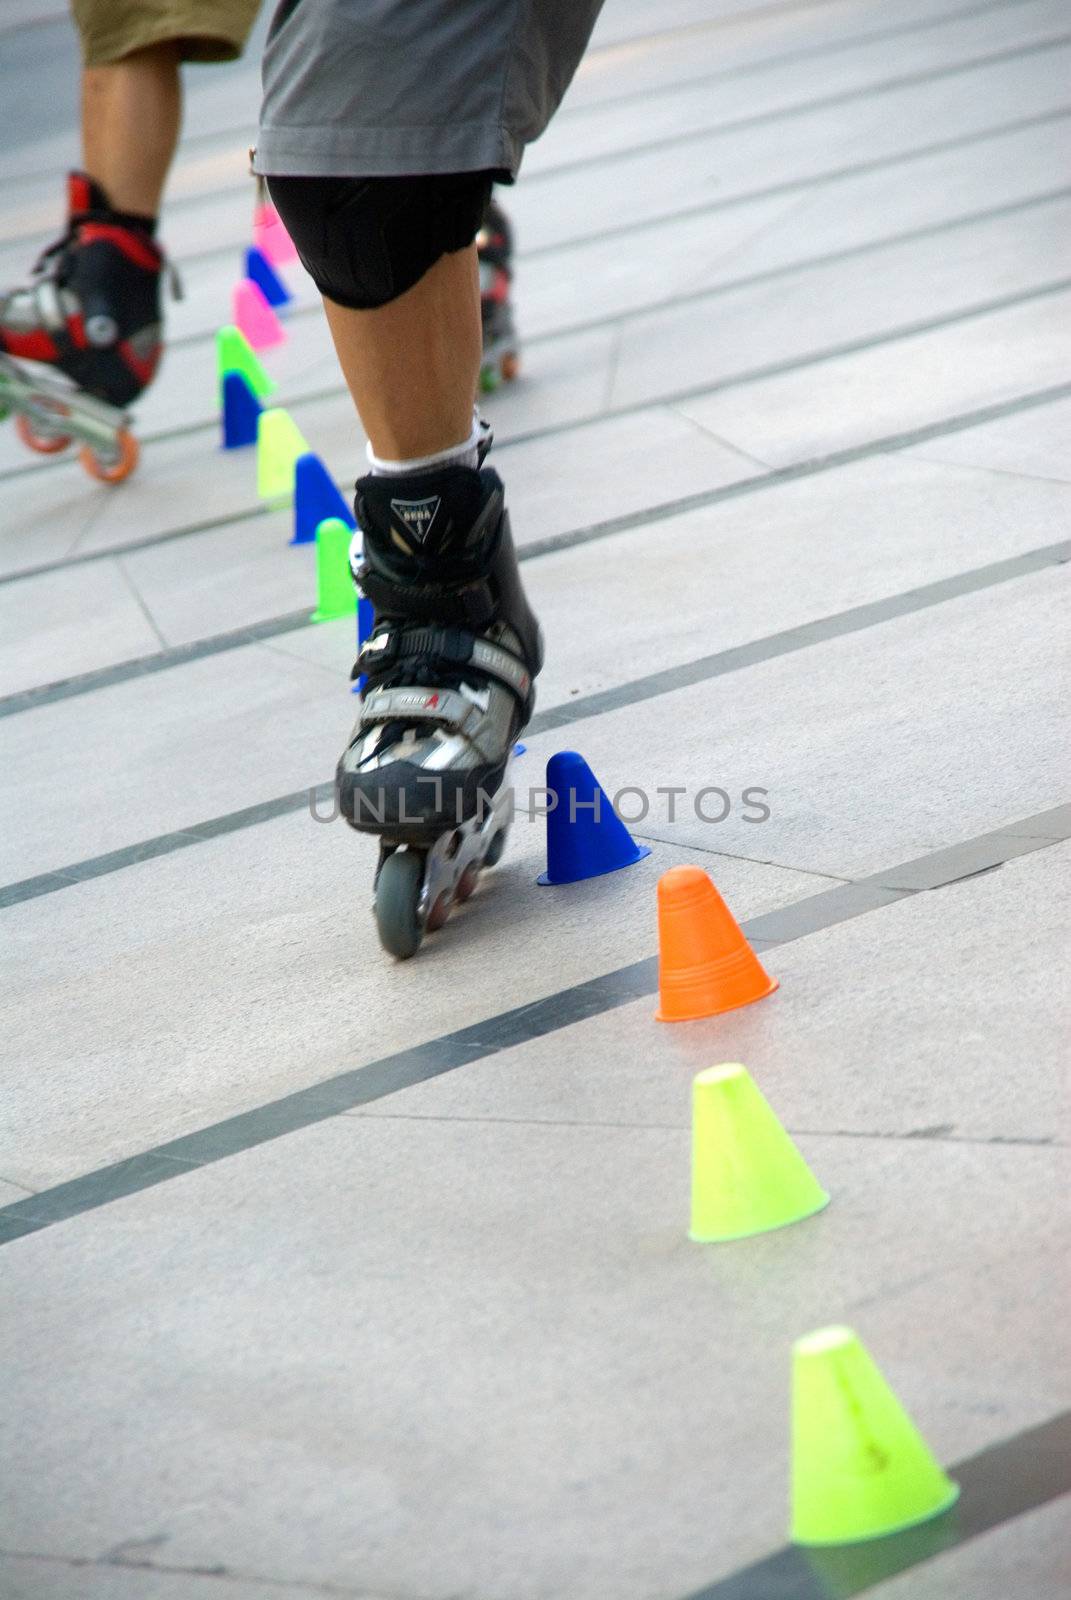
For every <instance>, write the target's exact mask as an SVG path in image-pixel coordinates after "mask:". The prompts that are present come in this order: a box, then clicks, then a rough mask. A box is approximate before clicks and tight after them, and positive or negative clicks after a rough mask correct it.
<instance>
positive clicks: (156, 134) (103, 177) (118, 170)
mask: <svg viewBox="0 0 1071 1600" xmlns="http://www.w3.org/2000/svg"><path fill="white" fill-rule="evenodd" d="M179 60H180V46H179V41H178V40H167V41H165V42H163V43H160V44H154V45H150V46H148V47H147V48H146V49H144V50H136V51H135V52H134V53H133V54H132V55H128V56H125V57H124V58H123V59H122V60H121V61H114V62H110V63H109V64H108V65H107V66H94V67H86V68H85V69H84V70H83V73H82V149H83V154H84V161H85V170H86V172H87V173H88V174H89V176H90V177H91V178H92V179H94V181H95V182H96V183H99V184H100V186H101V187H102V189H103V190H104V191H105V193H106V194H107V196H108V199H109V200H110V202H111V204H112V205H113V206H114V207H115V209H116V210H117V211H125V212H129V213H132V214H134V215H136V216H144V217H155V215H156V213H157V212H158V211H159V209H160V199H161V196H162V194H163V189H164V183H165V180H166V178H167V174H168V169H169V168H170V166H171V161H172V158H173V156H174V154H175V146H176V144H177V142H178V136H179V127H180V124H181V121H182V86H181V81H180V76H179Z"/></svg>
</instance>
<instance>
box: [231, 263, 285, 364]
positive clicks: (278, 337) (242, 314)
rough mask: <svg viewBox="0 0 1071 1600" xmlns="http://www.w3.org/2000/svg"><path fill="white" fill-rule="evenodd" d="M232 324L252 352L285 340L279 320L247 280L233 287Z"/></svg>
mask: <svg viewBox="0 0 1071 1600" xmlns="http://www.w3.org/2000/svg"><path fill="white" fill-rule="evenodd" d="M234 323H235V325H236V327H238V328H239V329H240V330H241V332H242V333H244V334H245V337H246V339H248V341H249V343H250V344H251V345H252V347H253V349H254V350H267V349H269V348H270V347H271V346H272V345H273V344H282V342H283V340H284V339H285V338H286V334H285V333H284V331H283V325H282V323H281V322H280V321H279V318H278V317H277V316H276V315H275V312H274V311H273V310H272V308H271V306H270V305H269V304H268V302H267V301H266V300H265V298H264V296H263V294H261V292H260V290H259V289H258V288H257V286H256V284H255V283H250V281H249V279H248V278H243V280H242V282H241V283H236V284H235V286H234Z"/></svg>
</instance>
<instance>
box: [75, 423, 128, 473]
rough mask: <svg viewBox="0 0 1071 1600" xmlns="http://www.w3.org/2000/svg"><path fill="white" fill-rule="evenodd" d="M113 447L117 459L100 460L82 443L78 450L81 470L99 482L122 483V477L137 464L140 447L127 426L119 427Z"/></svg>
mask: <svg viewBox="0 0 1071 1600" xmlns="http://www.w3.org/2000/svg"><path fill="white" fill-rule="evenodd" d="M115 447H116V449H117V450H118V452H119V455H118V457H117V459H116V460H115V461H102V460H101V459H100V457H99V456H97V455H95V454H94V453H93V451H92V450H91V449H90V448H89V446H88V445H87V444H84V445H83V446H82V448H81V449H80V450H79V452H78V459H79V461H80V462H81V463H82V469H83V471H85V472H88V473H89V476H90V477H91V478H96V479H97V480H98V481H99V482H100V483H122V481H123V479H124V478H129V476H130V474H131V473H132V472H133V470H134V468H135V467H136V466H137V464H138V456H139V455H140V454H141V447H140V445H139V444H138V441H137V440H136V439H135V438H134V435H133V434H132V433H131V432H130V429H129V428H120V429H119V432H118V433H117V434H116V436H115Z"/></svg>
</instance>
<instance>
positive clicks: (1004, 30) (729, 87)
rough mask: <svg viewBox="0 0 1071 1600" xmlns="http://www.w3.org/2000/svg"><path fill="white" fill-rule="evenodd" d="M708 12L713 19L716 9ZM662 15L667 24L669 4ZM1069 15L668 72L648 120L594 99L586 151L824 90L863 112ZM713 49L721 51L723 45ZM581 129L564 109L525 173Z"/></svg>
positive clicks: (977, 19)
mask: <svg viewBox="0 0 1071 1600" xmlns="http://www.w3.org/2000/svg"><path fill="white" fill-rule="evenodd" d="M704 9H705V8H704ZM697 20H698V19H697ZM701 20H702V22H709V21H710V18H709V12H707V14H706V15H704V16H703V17H702V19H701ZM658 21H659V27H661V23H662V16H661V12H660V13H659V19H658ZM1065 21H1066V13H1065V12H1064V10H1063V8H1062V7H1061V6H1060V4H1059V0H1038V3H1036V4H1029V5H1025V6H1017V7H1014V8H1009V9H1008V10H1006V11H996V12H983V13H982V14H981V15H977V14H976V15H973V16H970V15H968V16H960V17H958V18H955V19H954V20H951V21H948V22H946V23H945V24H944V25H943V26H941V27H930V28H925V29H922V30H916V31H915V32H907V33H901V34H899V35H897V36H894V37H893V38H884V39H878V40H875V41H874V42H872V43H871V44H869V45H865V44H861V45H858V46H856V47H855V48H854V49H850V50H844V49H840V50H833V51H830V52H829V53H827V54H825V55H824V56H818V57H817V58H816V59H814V60H812V61H810V62H809V63H808V66H807V72H806V76H805V77H801V74H800V71H799V67H798V64H795V63H791V62H790V63H788V64H786V65H785V66H784V67H782V68H781V69H780V70H776V69H773V70H767V71H765V72H763V73H761V74H754V73H749V72H742V73H739V75H738V76H736V77H734V76H732V75H731V72H730V71H728V70H727V71H726V73H725V75H724V76H717V75H715V76H714V77H713V81H711V78H710V77H708V76H706V75H703V77H702V80H701V81H700V82H697V83H691V84H690V83H687V82H684V83H680V82H677V83H674V82H672V81H670V82H668V83H667V82H665V81H663V82H661V83H659V84H657V85H652V88H651V92H650V93H648V94H647V95H646V96H645V98H644V101H643V121H642V124H638V123H637V118H636V106H635V104H634V103H633V102H631V101H629V100H626V101H625V102H624V103H618V104H613V103H611V104H610V105H607V106H602V107H599V106H589V107H588V108H587V109H586V111H585V113H584V115H583V118H582V122H581V123H580V124H579V126H581V127H582V128H583V144H582V147H581V148H582V151H583V159H585V160H587V159H593V158H596V157H599V156H602V155H610V156H613V155H616V154H617V153H618V152H619V151H621V150H622V149H628V148H629V147H630V146H633V145H636V144H641V143H653V142H654V141H655V140H657V139H660V138H671V137H673V136H674V135H675V134H681V133H686V134H687V133H690V132H693V131H696V130H698V129H702V128H704V127H706V126H710V125H718V124H722V123H726V122H729V121H732V120H735V119H736V118H744V119H746V118H750V117H756V116H761V117H765V116H769V117H774V116H777V115H779V114H780V115H782V116H785V118H786V120H789V119H790V117H791V113H792V112H793V111H794V110H795V109H796V108H797V107H800V106H801V105H806V104H809V103H811V102H813V101H815V100H819V99H822V98H823V97H825V96H836V95H844V96H858V98H859V106H858V108H856V107H853V106H851V102H850V101H849V109H850V111H853V110H857V111H858V114H863V112H864V108H867V109H869V106H870V105H873V104H874V103H877V104H878V105H880V103H881V99H882V97H883V92H887V90H886V89H885V86H886V85H888V84H890V83H895V82H897V81H898V80H901V79H903V78H911V76H912V75H913V74H926V73H933V72H938V73H940V72H943V71H944V72H947V71H949V70H950V69H953V70H954V68H955V67H956V66H957V65H958V64H959V63H961V62H969V61H971V60H975V59H977V58H978V57H979V56H985V55H989V54H993V53H995V52H998V51H1000V50H1001V49H1008V48H1012V49H1017V48H1022V47H1025V46H1027V45H1029V44H1030V43H1032V42H1033V41H1034V40H1043V39H1049V38H1052V37H1053V35H1059V34H1060V33H1061V31H1062V24H1063V23H1064V22H1065ZM844 31H845V32H846V31H847V30H844ZM730 38H731V35H730ZM720 42H721V41H719V43H720ZM715 59H716V60H719V61H720V60H721V59H723V58H721V56H720V53H719V56H717V57H715ZM715 71H716V69H715ZM577 132H578V125H577V123H576V121H574V120H572V119H569V118H568V117H566V118H556V119H555V120H554V122H552V123H551V125H550V128H549V129H548V130H547V133H546V135H545V136H544V137H543V138H541V139H540V140H539V141H538V142H537V143H536V144H535V145H534V147H533V148H532V151H531V153H530V155H529V156H528V157H527V159H526V161H525V169H524V170H525V173H526V175H527V176H529V177H530V176H532V175H533V174H536V173H542V172H544V171H546V170H548V169H550V170H553V169H554V168H555V167H556V166H558V165H559V164H560V163H565V162H571V161H573V162H575V161H576V159H577Z"/></svg>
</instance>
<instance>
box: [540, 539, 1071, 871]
mask: <svg viewBox="0 0 1071 1600" xmlns="http://www.w3.org/2000/svg"><path fill="white" fill-rule="evenodd" d="M1064 587H1065V582H1064V571H1063V569H1062V568H1053V569H1052V571H1051V572H1049V573H1046V574H1044V575H1041V574H1039V575H1037V576H1036V577H1033V578H1024V579H1022V580H1021V581H1020V582H1017V583H1015V584H1014V585H1007V586H1006V587H1004V588H1002V589H1001V590H999V591H996V590H995V591H992V592H990V593H987V594H984V595H976V596H972V597H969V598H964V599H963V600H961V601H956V602H953V603H951V604H950V605H948V606H946V607H940V608H937V611H929V612H922V613H919V614H917V615H915V616H911V617H905V618H902V619H900V620H899V621H896V622H890V623H888V624H887V625H884V626H882V627H881V628H875V629H872V630H869V631H868V632H866V633H863V634H860V635H857V636H853V637H850V638H843V639H840V640H837V641H830V642H829V643H828V644H824V645H821V646H819V647H817V648H816V649H814V650H811V651H808V652H806V654H805V655H801V656H799V657H786V658H784V659H782V660H771V661H767V662H764V663H762V664H760V665H757V666H754V667H751V668H749V669H748V670H747V671H746V672H742V673H734V674H732V675H730V676H728V677H725V678H720V679H717V680H714V681H712V682H710V683H705V684H701V685H699V686H698V687H695V688H691V689H682V690H679V691H676V692H674V693H671V694H669V695H666V696H664V697H662V698H661V699H660V700H659V701H658V702H657V714H656V715H654V716H651V715H649V714H646V715H645V714H643V711H641V709H640V708H635V709H633V708H626V709H624V710H620V711H612V712H608V713H607V714H605V715H603V716H600V717H596V718H594V719H592V720H591V721H589V722H588V723H587V724H586V725H585V727H584V734H583V747H584V752H585V754H586V756H587V758H588V760H589V761H590V762H591V764H592V766H593V767H594V768H595V770H596V771H599V772H600V773H601V774H602V781H603V784H604V786H606V787H608V788H609V789H610V791H611V792H613V786H614V785H620V784H624V783H628V782H636V781H643V780H641V779H638V778H636V777H635V776H633V774H635V773H636V771H637V766H639V768H640V770H641V772H642V773H646V774H652V773H653V774H655V775H656V783H657V784H661V785H664V786H665V785H670V784H676V785H683V786H684V787H685V789H686V791H687V795H688V796H690V797H691V800H690V801H689V800H688V799H687V798H686V800H685V801H681V802H679V805H680V808H681V809H680V810H679V812H678V820H677V822H676V823H675V824H674V825H672V827H668V826H666V824H667V820H668V804H669V802H668V800H666V801H664V802H663V801H661V800H660V801H659V804H658V807H655V806H652V807H651V811H650V821H651V822H652V823H654V824H656V825H657V827H658V829H659V831H660V832H663V833H664V834H665V837H666V838H671V839H673V840H674V841H675V842H676V843H677V844H678V845H679V846H680V847H681V848H683V849H689V848H690V849H698V850H700V851H708V850H718V851H725V852H727V853H739V854H743V855H748V856H758V857H760V858H761V859H763V860H767V861H779V862H781V863H782V864H783V865H786V866H793V867H797V868H800V869H802V870H805V871H814V872H823V873H830V874H833V875H834V876H837V877H845V876H849V877H863V876H866V875H868V874H869V873H872V872H877V871H880V870H882V869H883V868H885V867H887V866H890V865H895V864H896V863H897V862H898V861H907V860H912V859H914V857H916V856H921V855H924V854H926V853H927V852H928V851H930V850H933V849H937V848H939V847H941V846H943V845H950V844H956V843H959V842H960V841H961V840H963V839H967V838H971V837H973V836H974V835H975V834H977V833H985V832H988V831H990V830H991V829H993V828H997V827H1001V826H1003V825H1005V824H1008V823H1011V822H1014V821H1015V820H1016V819H1017V818H1019V817H1025V816H1028V815H1031V814H1032V813H1034V812H1035V811H1039V810H1043V809H1045V808H1047V807H1049V806H1054V805H1058V804H1060V803H1061V802H1062V801H1063V799H1064V797H1065V795H1066V791H1067V779H1068V762H1067V751H1066V739H1065V737H1064V733H1063V729H1062V705H1063V702H1064V700H1065V698H1066V670H1065V667H1064V663H1063V661H1062V659H1061V658H1060V655H1059V650H1058V649H1057V648H1056V646H1055V645H1054V640H1053V637H1052V636H1050V635H1049V629H1050V628H1051V627H1052V626H1053V625H1055V619H1056V618H1057V616H1058V615H1059V610H1060V606H1061V599H1060V596H1061V593H1062V590H1063V589H1064ZM938 612H939V614H938ZM1032 637H1033V639H1034V640H1035V641H1036V643H1034V644H1032V643H1031V642H1030V641H1031V638H1032ZM1013 641H1014V642H1013ZM1012 661H1013V662H1014V668H1009V662H1012ZM938 663H940V665H938ZM982 686H984V693H983V692H982ZM638 724H640V725H641V726H642V730H643V731H642V734H640V733H639V732H638V726H637V725H638ZM816 728H820V730H821V732H820V735H819V734H816ZM684 729H687V730H688V733H687V735H686V736H685V735H683V734H682V730H684ZM546 737H547V736H538V737H537V738H535V739H533V741H532V745H533V747H534V749H536V750H537V751H538V753H539V754H540V755H542V752H543V748H544V746H543V744H542V743H541V739H543V738H546ZM576 742H580V741H579V740H577V741H576ZM639 750H642V761H640V762H637V758H636V752H637V751H639ZM647 781H648V782H649V781H650V780H649V778H648V779H647ZM715 784H716V785H718V786H720V787H721V788H722V789H723V790H725V791H726V792H727V793H728V794H729V796H730V800H731V802H732V809H731V810H730V813H729V815H728V816H726V817H725V820H724V822H723V823H722V824H720V825H706V824H704V823H702V822H700V821H699V820H698V819H697V818H696V816H695V804H694V797H695V796H696V794H697V792H698V791H699V790H700V789H701V787H702V786H703V785H715ZM753 786H757V787H761V788H763V789H765V790H767V791H768V796H767V798H766V799H765V804H766V805H767V806H768V807H769V808H770V810H771V815H770V817H769V818H768V819H766V820H765V821H763V822H762V823H761V824H756V823H755V822H751V823H750V825H749V823H748V821H747V820H746V816H745V813H747V807H746V806H743V805H739V804H737V797H739V796H741V795H742V793H743V791H744V790H745V789H748V788H751V787H753ZM715 805H717V806H718V807H719V810H718V812H715V811H714V806H715ZM703 809H704V810H705V811H707V812H708V814H710V815H711V816H712V817H715V816H717V815H719V814H720V813H721V812H724V810H725V807H724V802H722V801H720V800H718V799H717V798H716V797H714V798H707V799H706V800H704V801H703ZM747 815H753V813H747ZM879 856H880V859H879Z"/></svg>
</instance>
